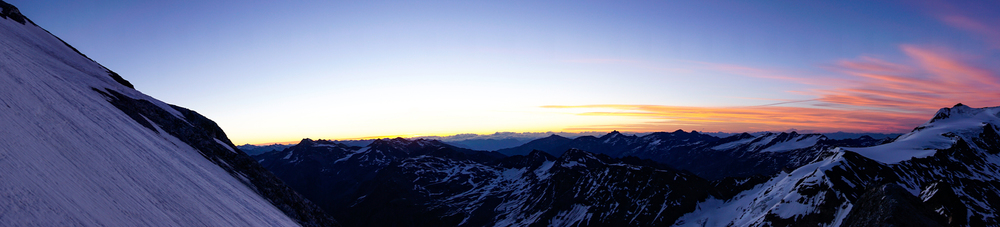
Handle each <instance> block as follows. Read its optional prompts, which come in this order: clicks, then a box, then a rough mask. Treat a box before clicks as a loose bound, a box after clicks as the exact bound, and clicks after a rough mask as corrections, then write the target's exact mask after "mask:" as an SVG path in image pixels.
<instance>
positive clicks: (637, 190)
mask: <svg viewBox="0 0 1000 227" xmlns="http://www.w3.org/2000/svg"><path fill="white" fill-rule="evenodd" d="M998 123H1000V107H991V108H971V107H968V106H965V105H961V104H959V105H956V106H954V107H951V108H943V109H941V110H940V111H938V113H937V114H935V116H933V117H932V120H930V121H929V122H928V123H926V124H924V125H921V126H918V127H916V128H915V129H914V130H913V131H912V132H910V133H907V134H904V135H902V136H900V137H898V138H895V139H874V138H871V137H860V138H855V139H841V140H834V139H829V138H826V137H825V136H823V135H820V134H798V133H795V132H791V133H764V134H759V135H756V136H755V135H751V134H746V133H744V134H738V135H733V136H730V137H725V138H718V137H714V136H710V135H704V134H701V133H698V132H684V131H679V130H678V131H675V132H661V133H652V134H648V135H644V136H627V135H623V134H621V133H618V132H612V133H609V134H606V135H604V136H601V137H593V136H583V137H578V138H575V139H568V138H564V137H560V136H550V137H547V138H542V139H537V140H534V141H531V142H528V143H526V144H524V145H522V146H520V147H516V148H511V149H503V150H499V151H496V152H489V151H475V150H469V149H464V148H459V147H456V146H452V145H448V144H446V143H443V142H440V141H435V140H424V139H418V140H407V139H402V138H396V139H380V140H375V141H374V142H373V143H372V144H371V145H369V146H366V147H361V146H347V145H343V144H339V143H336V142H332V141H322V140H321V141H312V140H304V141H302V142H301V143H300V144H299V145H296V146H294V147H290V148H288V149H285V150H283V151H274V152H269V153H265V154H262V155H257V156H254V158H255V159H257V161H259V162H260V163H261V164H262V165H263V166H264V167H265V168H268V169H269V170H271V171H273V172H274V173H275V174H276V175H278V177H279V178H281V179H282V180H284V181H285V182H288V184H289V185H291V187H292V188H295V189H296V190H299V191H300V192H302V193H303V195H304V196H306V197H307V198H310V199H311V200H313V201H316V202H317V203H318V204H319V205H320V206H321V207H324V209H326V210H327V211H329V213H330V214H331V215H334V216H335V217H336V218H337V219H338V220H340V221H342V223H343V224H344V225H346V226H357V225H368V224H378V225H408V226H440V225H446V226H525V225H528V226H536V225H537V226H544V225H555V226H578V225H581V226H604V225H630V226H650V225H675V226H815V225H823V226H878V225H893V226H995V225H998V224H1000V222H998V220H997V219H996V217H995V215H994V214H995V213H996V207H998V206H1000V194H998V192H1000V188H998V186H1000V173H998V171H1000V166H998V164H1000V157H998V156H997V154H998V153H1000V136H998V128H997V127H996V125H997V124H998ZM529 149H530V150H529ZM526 150H527V152H524V151H526Z"/></svg>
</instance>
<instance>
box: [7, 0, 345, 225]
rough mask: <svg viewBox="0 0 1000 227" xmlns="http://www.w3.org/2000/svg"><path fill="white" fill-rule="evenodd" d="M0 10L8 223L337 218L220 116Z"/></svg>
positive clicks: (316, 221)
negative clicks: (169, 97) (233, 137)
mask: <svg viewBox="0 0 1000 227" xmlns="http://www.w3.org/2000/svg"><path fill="white" fill-rule="evenodd" d="M0 8H2V10H0V129H2V130H0V173H2V174H0V198H3V199H2V201H3V202H0V225H4V226H7V225H9V226H149V225H167V226H288V225H296V224H300V225H306V226H332V225H336V224H337V223H336V222H335V221H334V220H333V219H332V218H331V217H330V216H328V215H326V214H325V213H324V212H323V211H322V210H321V209H320V208H319V207H318V206H316V205H314V204H312V203H311V202H309V201H308V200H306V199H305V198H304V197H302V196H300V195H299V194H297V193H296V192H294V191H293V190H291V189H290V188H289V187H287V186H285V185H284V184H283V183H282V182H281V181H280V180H279V179H278V178H277V177H275V176H274V175H273V174H271V173H270V172H269V171H267V170H266V169H264V168H263V167H261V166H260V165H259V164H257V162H255V161H254V160H252V159H250V158H249V156H247V155H246V154H244V153H243V152H241V151H239V150H238V149H235V146H233V144H232V143H231V142H230V141H229V139H228V138H226V135H225V133H224V132H223V131H222V130H221V129H220V128H219V127H218V126H217V125H216V124H215V123H214V122H212V121H211V120H209V119H207V118H205V117H204V116H201V115H199V114H198V113H196V112H194V111H191V110H188V109H184V108H180V107H177V106H172V105H168V104H166V103H163V102H161V101H159V100H156V99H154V98H152V97H149V96H146V95H144V94H142V93H140V92H138V91H136V90H135V89H133V87H132V85H131V84H130V83H128V81H126V80H125V79H123V78H122V77H120V76H118V75H117V74H115V73H114V72H111V71H110V70H108V69H106V68H104V67H103V66H101V65H99V64H97V63H96V62H94V61H92V60H90V59H89V58H87V57H86V56H84V55H82V54H81V53H79V52H78V51H76V49H74V48H72V47H70V46H69V45H67V44H66V43H64V42H63V41H62V40H60V39H58V38H56V37H55V36H53V35H51V34H49V33H48V32H47V31H45V30H44V29H42V28H40V27H38V26H37V25H35V24H34V23H33V22H31V20H29V19H27V18H26V17H24V16H23V15H21V14H20V13H19V11H18V10H17V9H16V8H15V7H14V6H12V5H10V4H7V3H5V2H2V1H0Z"/></svg>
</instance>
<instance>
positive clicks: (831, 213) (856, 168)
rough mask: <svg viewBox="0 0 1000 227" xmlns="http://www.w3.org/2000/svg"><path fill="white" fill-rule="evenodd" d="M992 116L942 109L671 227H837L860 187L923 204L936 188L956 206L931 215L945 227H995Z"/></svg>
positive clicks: (703, 206) (997, 175)
mask: <svg viewBox="0 0 1000 227" xmlns="http://www.w3.org/2000/svg"><path fill="white" fill-rule="evenodd" d="M998 114H1000V107H989V108H978V109H974V108H970V107H968V106H964V105H956V106H955V107H953V108H944V109H942V110H941V111H939V112H938V114H937V115H936V116H935V117H934V119H933V120H931V121H930V122H928V123H926V124H924V125H922V126H920V127H917V128H916V129H914V130H913V131H912V132H910V133H908V134H905V135H903V136H901V137H899V138H898V139H896V140H895V141H894V142H892V143H889V144H885V145H880V146H875V147H870V148H833V149H830V150H828V151H824V152H823V153H824V155H822V156H821V157H820V158H818V159H817V160H815V161H813V162H812V163H810V164H808V165H805V166H802V167H799V168H797V169H795V170H794V171H791V172H790V173H779V174H778V175H777V176H774V177H773V178H771V179H770V180H769V181H767V182H765V183H762V184H760V185H757V186H755V187H754V188H753V189H751V190H746V191H743V192H741V193H739V194H738V195H736V196H735V197H733V198H730V199H717V198H710V199H708V200H706V201H704V202H702V203H700V204H699V205H698V208H697V209H696V211H695V212H692V213H688V214H686V215H684V216H683V217H681V218H680V219H678V221H677V222H676V223H675V226H772V225H776V226H782V225H785V224H787V223H785V224H782V221H785V220H792V221H794V222H795V223H798V222H800V221H802V220H810V221H815V222H816V224H817V225H822V226H840V225H841V222H843V221H844V220H845V217H847V216H848V215H849V214H850V213H851V210H852V208H853V207H854V205H855V202H857V201H854V200H855V199H856V198H858V196H859V195H860V194H861V193H863V192H864V191H866V190H868V188H867V187H869V186H872V185H878V184H884V183H891V184H897V185H899V186H902V187H903V188H904V189H906V190H908V191H909V192H910V193H911V194H913V195H914V196H920V198H921V199H922V200H923V201H924V202H925V203H926V202H927V201H929V200H930V199H931V197H934V196H935V195H936V194H937V193H938V191H939V189H938V185H941V184H947V185H952V186H947V187H950V188H948V190H949V191H954V192H952V196H953V197H952V199H949V200H951V201H950V202H953V203H957V204H958V205H955V206H953V207H946V208H940V207H939V208H936V210H935V211H936V212H938V213H939V214H941V215H945V216H946V217H948V218H950V222H952V223H950V225H957V226H996V225H997V223H998V220H997V216H996V213H997V211H998V209H997V208H996V206H997V203H998V202H997V201H1000V200H998V198H1000V193H998V190H997V187H996V185H997V182H1000V166H998V163H1000V157H998V156H997V155H996V154H997V153H998V152H1000V151H998V150H996V148H997V147H998V146H997V145H998V144H1000V141H998V140H997V138H998V137H995V136H996V135H997V134H996V131H997V129H996V128H995V125H998V124H1000V116H998ZM991 135H992V136H991ZM852 151H853V152H852ZM949 206H951V205H949ZM966 212H968V213H966ZM860 215H864V214H860Z"/></svg>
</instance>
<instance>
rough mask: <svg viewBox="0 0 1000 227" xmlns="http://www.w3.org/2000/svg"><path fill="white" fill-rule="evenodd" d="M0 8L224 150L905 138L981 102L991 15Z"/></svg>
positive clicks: (986, 8)
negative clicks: (696, 138) (632, 135)
mask: <svg viewBox="0 0 1000 227" xmlns="http://www.w3.org/2000/svg"><path fill="white" fill-rule="evenodd" d="M6 1H7V2H9V3H11V4H14V5H15V6H18V7H19V8H20V10H21V12H22V13H23V14H25V15H26V16H28V17H29V18H31V19H32V20H33V21H35V22H36V23H37V24H38V25H40V26H42V27H44V28H46V29H48V30H49V31H50V32H52V33H53V34H55V35H57V36H59V37H61V38H62V39H63V40H65V41H67V42H68V43H70V44H71V45H73V46H74V47H76V48H77V49H79V50H80V51H81V52H83V53H85V54H87V55H88V56H89V57H91V58H92V59H94V60H96V61H98V62H100V63H101V64H103V65H105V66H106V67H108V68H110V69H112V70H114V71H116V72H118V73H119V74H121V75H122V76H123V77H125V78H126V79H128V80H130V81H131V82H132V83H133V84H135V87H136V89H138V90H140V91H142V92H144V93H146V94H149V95H151V96H154V97H157V98H158V99H160V100H163V101H165V102H168V103H173V104H176V105H179V106H184V107H187V108H190V109H193V110H196V111H198V112H200V113H202V114H203V115H206V116H207V117H209V118H211V119H213V120H215V121H216V122H218V123H219V124H220V126H222V127H223V129H225V130H226V132H227V133H228V135H229V137H230V138H231V139H232V140H233V141H234V142H235V143H266V142H279V141H294V140H298V139H301V138H305V137H310V138H330V139H344V138H362V137H373V136H396V135H400V136H413V135H448V134H456V133H492V132H496V131H514V132H527V131H595V130H603V131H610V130H622V131H636V132H643V131H674V130H676V129H684V130H688V131H690V130H699V131H724V132H743V131H764V130H774V131H784V130H788V129H797V130H800V131H812V132H833V131H847V132H906V131H909V130H910V129H912V128H913V127H915V126H917V125H919V124H921V123H923V122H925V121H926V120H928V119H929V118H930V117H931V116H932V114H933V113H934V111H936V110H937V109H938V108H941V107H949V106H951V105H954V104H955V103H958V102H962V103H965V104H967V105H971V106H973V107H983V106H997V105H1000V99H998V98H1000V73H998V72H1000V64H997V63H998V62H1000V15H998V14H1000V13H998V12H1000V3H996V2H993V3H988V2H986V1H975V2H954V1H947V2H945V1H835V2H832V1H827V2H820V1H752V2H748V1H726V2H722V1H631V2H627V3H622V2H618V1H451V2H444V1H439V2H438V1H436V2H433V3H428V2H425V1H393V2H380V1H352V2H341V1H211V0H209V1H186V0H180V1H142V0H136V1H109V0H95V1H56V0H30V1H29V0H6Z"/></svg>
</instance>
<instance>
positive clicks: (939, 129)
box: [848, 103, 1000, 164]
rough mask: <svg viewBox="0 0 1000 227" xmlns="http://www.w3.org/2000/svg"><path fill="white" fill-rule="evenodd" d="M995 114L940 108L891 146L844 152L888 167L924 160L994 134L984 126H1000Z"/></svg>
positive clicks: (993, 110) (988, 109) (983, 110)
mask: <svg viewBox="0 0 1000 227" xmlns="http://www.w3.org/2000/svg"><path fill="white" fill-rule="evenodd" d="M998 113H1000V107H985V108H972V107H969V106H966V105H963V104H961V103H960V104H957V105H955V106H954V107H951V108H941V110H938V112H937V113H936V114H934V118H933V119H932V120H930V121H929V122H927V123H925V124H923V125H921V126H919V127H917V128H915V129H913V131H911V132H909V133H907V134H904V135H902V136H900V137H899V138H897V139H896V140H895V141H893V142H892V143H888V144H883V145H879V146H874V147H868V148H849V149H848V150H850V151H854V152H857V153H859V154H861V155H864V156H865V157H868V158H871V159H875V160H877V161H880V162H883V163H888V164H894V163H899V162H901V161H906V160H910V159H911V158H922V157H928V156H931V155H934V154H935V153H936V151H937V150H940V149H947V148H950V147H951V146H952V145H954V144H955V142H957V141H958V140H959V139H962V140H965V141H972V139H973V138H976V137H978V136H979V134H980V133H983V131H984V130H994V131H995V130H996V129H994V128H990V127H986V126H987V125H998V124H1000V117H998Z"/></svg>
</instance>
